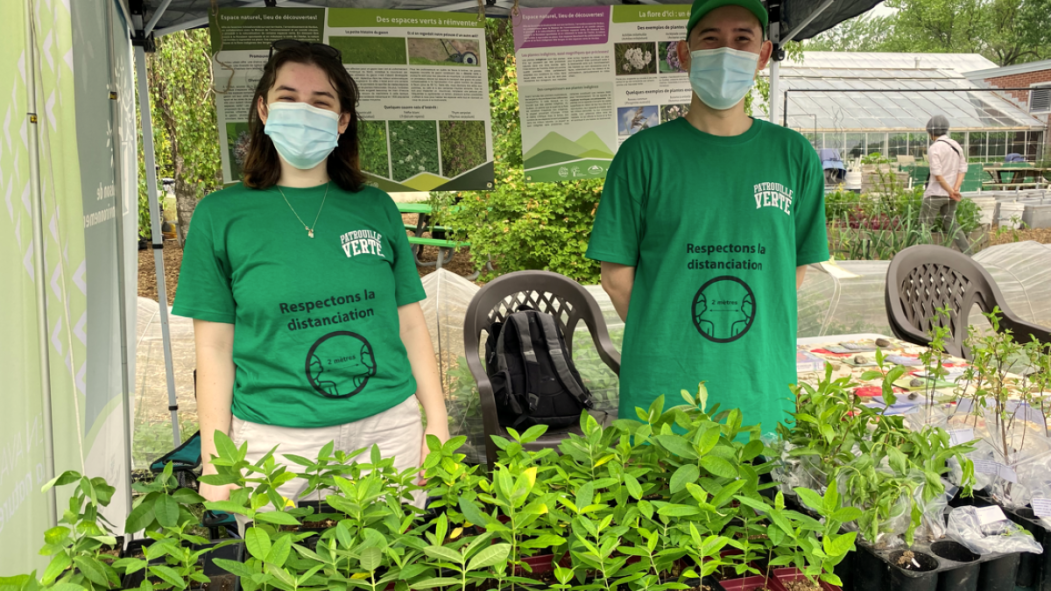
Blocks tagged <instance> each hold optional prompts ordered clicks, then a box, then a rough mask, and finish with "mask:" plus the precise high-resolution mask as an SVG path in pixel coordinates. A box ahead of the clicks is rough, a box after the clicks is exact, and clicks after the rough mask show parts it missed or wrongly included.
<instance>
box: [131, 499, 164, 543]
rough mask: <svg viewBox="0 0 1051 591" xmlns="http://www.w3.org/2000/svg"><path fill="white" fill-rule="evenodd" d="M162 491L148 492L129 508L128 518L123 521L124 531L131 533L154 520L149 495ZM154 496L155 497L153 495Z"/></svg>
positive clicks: (151, 500) (142, 528)
mask: <svg viewBox="0 0 1051 591" xmlns="http://www.w3.org/2000/svg"><path fill="white" fill-rule="evenodd" d="M160 494H162V493H150V494H148V495H146V496H145V497H143V500H142V502H141V503H139V505H138V506H137V507H135V508H134V509H132V510H131V513H129V514H128V519H127V520H126V521H125V522H124V533H127V534H131V533H135V532H137V531H142V530H144V529H146V527H148V526H149V525H150V524H151V523H153V521H154V516H153V504H154V503H153V500H154V499H151V498H150V496H151V495H160ZM155 498H156V497H155Z"/></svg>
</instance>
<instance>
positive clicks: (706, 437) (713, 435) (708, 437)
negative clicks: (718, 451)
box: [697, 425, 721, 456]
mask: <svg viewBox="0 0 1051 591" xmlns="http://www.w3.org/2000/svg"><path fill="white" fill-rule="evenodd" d="M720 432H721V429H720V428H719V427H718V426H717V425H711V426H709V427H708V429H707V430H706V431H705V432H704V434H703V435H701V440H700V441H699V442H698V443H697V453H698V454H700V455H702V456H705V455H708V452H710V451H712V450H713V449H715V446H716V444H718V443H719V433H720Z"/></svg>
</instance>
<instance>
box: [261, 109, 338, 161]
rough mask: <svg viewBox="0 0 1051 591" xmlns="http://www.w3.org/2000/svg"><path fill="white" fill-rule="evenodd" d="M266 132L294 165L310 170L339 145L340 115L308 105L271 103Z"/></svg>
mask: <svg viewBox="0 0 1051 591" xmlns="http://www.w3.org/2000/svg"><path fill="white" fill-rule="evenodd" d="M267 109H268V114H267V118H266V126H265V127H264V128H263V132H264V133H266V135H268V136H270V140H271V141H273V142H274V147H275V148H277V153H278V154H281V157H282V158H284V159H285V162H288V163H289V164H291V165H292V166H294V167H296V168H298V169H300V170H310V169H311V168H314V167H315V166H317V165H318V164H321V162H322V161H324V160H325V158H328V155H329V154H331V153H332V150H335V149H336V144H338V143H339V114H338V113H336V112H334V111H329V110H327V109H319V108H317V107H314V106H311V105H308V104H306V103H270V104H269V105H267Z"/></svg>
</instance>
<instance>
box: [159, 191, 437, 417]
mask: <svg viewBox="0 0 1051 591" xmlns="http://www.w3.org/2000/svg"><path fill="white" fill-rule="evenodd" d="M281 190H282V191H284V194H285V196H286V197H287V198H288V201H289V203H291V205H292V207H294V208H295V211H296V213H297V214H299V217H301V218H303V220H304V221H305V222H307V223H311V222H313V220H314V218H315V216H317V214H318V208H319V207H320V206H321V203H322V198H323V197H324V193H325V187H324V186H321V187H312V188H308V189H292V188H286V187H282V188H281ZM324 198H325V202H324V209H322V210H321V216H320V217H319V218H318V220H317V225H316V226H315V227H314V237H313V238H310V237H309V236H308V235H307V232H306V230H305V229H304V228H303V225H302V224H301V223H300V222H299V221H298V220H297V219H296V216H295V215H294V214H293V213H292V211H291V210H290V209H289V205H288V204H286V203H285V200H284V199H283V198H282V196H281V193H279V192H278V189H277V188H276V187H274V188H271V189H268V190H256V189H250V188H248V187H245V186H243V185H235V186H233V187H230V188H227V189H223V190H222V191H219V192H217V193H214V194H212V195H209V196H208V197H206V198H205V199H203V200H202V201H201V202H200V203H199V204H198V205H197V209H196V210H195V211H194V214H193V221H192V222H191V224H190V232H189V234H188V235H187V237H186V247H185V250H184V253H183V262H182V270H181V272H180V275H179V289H178V291H177V292H176V297H175V306H174V309H173V310H172V313H173V314H176V315H179V316H188V317H190V318H196V319H200V320H208V321H211V322H224V323H229V324H233V325H234V345H233V360H234V364H235V366H236V368H237V369H236V376H235V379H234V392H233V414H234V416H235V417H237V418H239V419H241V420H245V421H250V422H253V423H261V424H266V425H277V426H281V427H297V428H316V427H328V426H332V425H342V424H346V423H350V422H353V421H357V420H360V419H363V418H367V417H370V416H373V415H376V414H378V413H381V412H383V411H385V410H387V409H390V408H393V407H394V406H396V405H398V404H400V403H401V402H404V401H405V399H406V398H408V397H409V396H412V395H413V394H414V393H415V392H416V380H415V379H414V378H413V376H412V368H411V367H410V365H409V360H408V356H407V354H406V351H405V347H404V345H403V344H402V342H401V336H400V324H399V321H398V307H399V306H404V305H406V304H411V303H414V302H418V301H420V300H422V299H424V298H425V297H426V294H425V293H424V291H423V285H422V284H421V283H420V277H419V274H418V273H417V271H416V264H415V261H414V260H413V256H412V251H411V250H410V246H409V242H408V238H407V237H406V235H405V229H404V226H403V225H402V220H401V215H400V214H399V213H398V208H397V206H395V204H394V201H392V200H391V198H390V196H389V195H387V194H386V193H384V192H383V191H380V190H379V189H375V188H372V187H365V188H363V189H361V190H360V191H359V192H357V193H350V192H347V191H343V190H341V189H340V188H339V187H338V186H337V185H336V184H335V183H331V184H330V186H329V188H328V195H327V197H324Z"/></svg>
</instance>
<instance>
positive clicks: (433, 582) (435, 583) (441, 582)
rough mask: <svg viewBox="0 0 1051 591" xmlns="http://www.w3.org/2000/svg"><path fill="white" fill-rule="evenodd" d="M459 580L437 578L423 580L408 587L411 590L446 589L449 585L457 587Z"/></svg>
mask: <svg viewBox="0 0 1051 591" xmlns="http://www.w3.org/2000/svg"><path fill="white" fill-rule="evenodd" d="M459 584H460V579H454V578H452V577H437V578H432V579H424V580H422V581H417V582H415V583H413V584H412V585H410V587H411V588H413V589H434V588H435V587H448V586H450V585H459Z"/></svg>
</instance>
